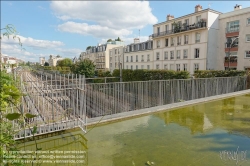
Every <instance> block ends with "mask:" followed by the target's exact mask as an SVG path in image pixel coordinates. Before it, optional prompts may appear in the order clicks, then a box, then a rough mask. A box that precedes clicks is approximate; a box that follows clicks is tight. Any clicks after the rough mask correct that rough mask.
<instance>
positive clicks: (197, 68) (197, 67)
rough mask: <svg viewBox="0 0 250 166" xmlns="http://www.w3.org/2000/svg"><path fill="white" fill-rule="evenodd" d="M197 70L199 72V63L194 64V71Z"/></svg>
mask: <svg viewBox="0 0 250 166" xmlns="http://www.w3.org/2000/svg"><path fill="white" fill-rule="evenodd" d="M197 70H199V63H195V64H194V71H197Z"/></svg>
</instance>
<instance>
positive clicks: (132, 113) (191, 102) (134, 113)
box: [87, 89, 250, 126]
mask: <svg viewBox="0 0 250 166" xmlns="http://www.w3.org/2000/svg"><path fill="white" fill-rule="evenodd" d="M244 94H250V89H248V90H243V91H238V92H233V93H227V94H222V95H216V96H210V97H206V98H200V99H195V100H189V101H184V102H178V103H173V104H167V105H162V106H156V107H150V108H144V109H140V110H134V111H129V112H123V113H118V114H113V115H106V116H104V117H96V118H89V119H87V126H91V125H95V124H96V123H98V122H99V124H103V123H108V122H111V121H119V120H121V119H127V118H131V117H136V116H142V115H147V114H152V113H155V112H159V111H163V110H164V111H171V110H173V109H176V108H180V107H184V106H189V105H194V104H200V103H204V102H210V101H214V100H221V99H226V98H231V97H235V96H241V95H244ZM100 120H101V121H100Z"/></svg>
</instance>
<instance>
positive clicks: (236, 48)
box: [225, 41, 239, 52]
mask: <svg viewBox="0 0 250 166" xmlns="http://www.w3.org/2000/svg"><path fill="white" fill-rule="evenodd" d="M234 43H235V44H232V47H231V48H230V45H231V44H230V43H227V44H226V48H225V52H229V49H230V51H238V45H239V42H238V41H236V42H234Z"/></svg>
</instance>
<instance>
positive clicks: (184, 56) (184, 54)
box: [183, 49, 188, 59]
mask: <svg viewBox="0 0 250 166" xmlns="http://www.w3.org/2000/svg"><path fill="white" fill-rule="evenodd" d="M187 53H188V50H186V49H185V50H183V59H186V58H187V57H188V55H187Z"/></svg>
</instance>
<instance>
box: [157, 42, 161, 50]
mask: <svg viewBox="0 0 250 166" xmlns="http://www.w3.org/2000/svg"><path fill="white" fill-rule="evenodd" d="M160 44H161V42H160V40H157V48H160Z"/></svg>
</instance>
